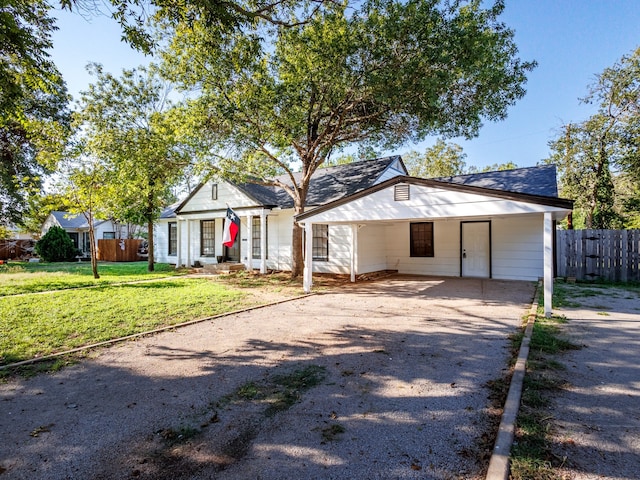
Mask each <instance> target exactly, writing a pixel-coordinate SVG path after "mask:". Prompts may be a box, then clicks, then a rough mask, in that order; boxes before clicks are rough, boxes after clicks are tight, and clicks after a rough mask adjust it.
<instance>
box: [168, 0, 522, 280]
mask: <svg viewBox="0 0 640 480" xmlns="http://www.w3.org/2000/svg"><path fill="white" fill-rule="evenodd" d="M481 3H482V2H480V1H472V2H468V3H464V4H462V5H460V4H459V3H458V2H454V3H453V4H451V3H449V2H442V3H440V2H437V1H427V0H413V1H406V2H405V1H403V2H401V1H393V0H386V1H382V0H369V1H365V2H363V3H362V4H358V5H352V6H336V7H335V8H333V9H332V10H331V11H324V12H323V13H322V14H318V15H316V16H314V17H313V18H311V19H310V20H308V21H306V22H304V23H302V24H299V25H294V26H290V27H289V28H282V29H279V30H278V33H277V35H276V36H275V37H273V38H272V40H273V41H272V43H268V44H267V45H265V44H264V41H263V38H264V37H262V36H260V35H257V34H256V35H238V34H236V33H233V34H230V35H226V36H224V42H222V43H220V42H219V38H220V31H219V30H215V31H214V32H213V33H212V32H211V29H210V28H209V27H208V25H206V24H205V23H199V22H194V24H193V25H192V27H190V28H177V29H176V31H175V36H174V38H173V41H172V43H171V48H170V50H169V51H168V52H167V54H166V55H165V60H166V70H167V72H168V74H169V76H170V78H172V79H174V80H176V81H178V82H180V83H181V84H182V85H184V86H185V87H195V88H196V89H197V91H198V93H199V96H198V97H197V98H196V99H194V100H193V101H192V102H191V107H192V110H191V116H192V118H196V119H197V121H196V124H198V125H200V127H199V129H200V130H201V132H202V133H203V134H210V135H211V136H212V138H214V139H220V140H221V141H220V147H222V148H220V149H219V150H218V152H222V151H224V152H226V154H225V155H221V156H222V157H223V158H222V159H219V161H218V162H217V163H216V165H215V167H216V168H217V169H218V170H220V171H221V172H222V173H223V174H225V175H231V176H234V177H241V178H243V179H245V180H246V179H250V180H251V181H256V182H261V183H263V184H268V185H275V186H278V187H281V188H283V189H284V190H285V191H286V192H287V193H288V194H289V195H290V196H291V198H292V199H293V203H294V207H295V212H296V213H301V212H303V211H304V205H305V198H306V195H307V191H308V188H309V182H310V180H311V177H312V175H313V174H314V172H315V171H316V169H318V168H319V167H320V166H322V165H323V163H324V162H326V161H327V159H329V158H330V156H331V155H332V154H333V153H334V152H337V151H339V150H340V149H342V148H343V147H345V146H347V145H349V144H358V143H359V144H361V145H362V144H368V145H371V146H381V147H386V148H390V147H393V146H397V145H399V144H401V143H403V142H405V141H407V140H420V139H422V138H424V137H425V136H426V135H429V134H434V133H440V134H442V135H462V136H467V137H471V136H474V135H476V134H477V132H478V129H479V128H480V126H481V125H482V122H483V121H484V120H500V119H503V118H504V117H505V116H506V112H507V108H508V107H509V106H510V105H512V104H513V103H514V102H515V101H516V100H517V99H519V98H520V97H522V96H523V95H524V89H523V84H524V83H525V81H526V78H525V74H526V72H527V71H528V70H530V69H531V68H533V66H534V64H533V63H531V62H522V61H520V60H519V59H518V58H517V56H516V55H517V49H516V46H515V44H514V42H513V32H512V31H511V30H509V29H508V28H507V27H506V26H505V25H504V24H503V23H501V22H500V21H499V19H498V16H499V15H500V13H501V12H502V9H503V4H502V2H496V4H495V5H493V6H492V7H491V8H488V9H484V8H482V5H481ZM294 23H295V22H294ZM212 44H215V45H217V48H211V46H212ZM298 169H299V170H301V175H300V176H299V177H296V176H294V172H295V171H296V170H298ZM276 173H285V174H287V176H288V181H277V180H276V181H274V180H271V179H272V178H273V177H274V175H275V174H276ZM301 239H302V236H301V230H300V229H299V227H297V226H294V231H293V252H294V253H293V266H292V271H293V274H294V275H298V274H300V273H301V270H302V262H301V259H302V248H301V247H302V242H301Z"/></svg>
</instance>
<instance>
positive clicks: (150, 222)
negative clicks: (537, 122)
mask: <svg viewBox="0 0 640 480" xmlns="http://www.w3.org/2000/svg"><path fill="white" fill-rule="evenodd" d="M147 243H148V248H147V254H148V255H149V258H148V266H147V270H148V271H149V272H153V271H154V270H155V265H154V263H153V220H150V219H149V220H148V223H147Z"/></svg>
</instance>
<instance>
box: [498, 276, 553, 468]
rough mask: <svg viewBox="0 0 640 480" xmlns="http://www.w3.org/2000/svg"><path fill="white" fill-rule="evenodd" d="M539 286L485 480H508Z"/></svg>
mask: <svg viewBox="0 0 640 480" xmlns="http://www.w3.org/2000/svg"><path fill="white" fill-rule="evenodd" d="M540 288H541V285H540V283H538V286H537V288H536V291H535V294H534V297H533V303H532V304H531V308H530V309H529V315H528V319H527V327H526V328H525V331H524V338H523V339H522V343H521V345H520V352H519V353H518V359H517V361H516V365H515V367H514V370H513V376H512V377H511V385H509V393H508V394H507V400H506V401H505V403H504V409H503V412H502V419H501V420H500V427H499V429H498V437H497V438H496V443H495V446H494V447H493V453H492V454H491V460H490V461H489V469H488V470H487V476H486V480H508V479H509V455H510V453H511V445H512V444H513V435H514V432H515V423H516V418H517V417H518V409H519V408H520V398H521V397H522V385H523V383H524V375H525V372H526V366H527V358H528V356H529V343H530V342H531V334H532V332H533V324H534V323H535V321H536V315H537V311H538V294H539V292H540Z"/></svg>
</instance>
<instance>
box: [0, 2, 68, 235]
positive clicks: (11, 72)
mask: <svg viewBox="0 0 640 480" xmlns="http://www.w3.org/2000/svg"><path fill="white" fill-rule="evenodd" d="M50 12H51V6H50V5H49V4H47V3H46V2H45V1H43V0H8V1H5V2H3V5H2V6H1V7H0V221H3V222H5V223H7V222H12V223H20V221H21V215H22V212H23V210H24V209H25V204H26V202H27V200H28V198H29V197H30V196H31V195H33V194H34V193H37V192H38V191H39V190H40V188H41V177H42V175H43V174H45V173H47V172H49V171H50V170H51V169H52V168H53V167H54V166H55V163H56V162H57V160H58V159H59V158H60V155H61V152H62V149H63V146H64V143H65V141H66V137H67V135H68V123H69V112H68V110H67V101H68V98H67V92H66V87H65V85H64V82H63V81H62V78H61V76H60V74H59V73H58V71H57V69H56V67H55V65H54V64H53V63H52V62H51V60H50V59H49V54H48V53H47V50H48V49H50V48H51V47H52V43H51V33H52V32H53V31H54V30H55V28H56V27H55V25H54V19H53V18H52V17H51V16H50Z"/></svg>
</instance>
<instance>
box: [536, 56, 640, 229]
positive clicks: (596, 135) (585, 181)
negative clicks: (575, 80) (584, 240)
mask: <svg viewBox="0 0 640 480" xmlns="http://www.w3.org/2000/svg"><path fill="white" fill-rule="evenodd" d="M582 101H583V102H585V103H590V104H595V105H596V107H597V111H596V113H594V114H593V115H592V116H591V117H589V118H588V119H587V120H584V121H582V122H577V123H572V124H569V125H566V126H565V128H564V131H563V132H562V133H561V134H560V135H559V136H558V138H556V139H555V140H553V141H552V142H550V144H549V146H550V148H551V154H550V156H549V158H548V159H547V162H549V163H555V164H556V165H557V166H558V171H559V173H560V188H561V195H563V196H565V197H568V198H572V199H574V200H575V209H574V210H575V214H576V215H575V217H576V218H575V220H576V222H575V225H576V226H578V227H586V228H619V227H621V226H625V225H626V226H629V225H635V222H636V221H637V220H634V219H637V217H638V209H637V206H638V204H640V201H639V200H640V199H639V197H638V190H637V188H634V187H633V185H634V184H635V185H637V184H638V182H640V135H639V133H640V48H638V49H636V50H635V51H634V52H632V53H631V54H630V55H625V56H623V57H622V59H621V60H620V61H618V62H616V63H615V64H614V65H613V66H612V67H609V68H606V69H605V70H604V71H603V72H602V73H601V74H600V75H598V77H597V79H596V81H595V82H594V83H593V84H592V85H591V86H590V87H589V92H588V95H587V96H586V97H585V98H584V99H582Z"/></svg>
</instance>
